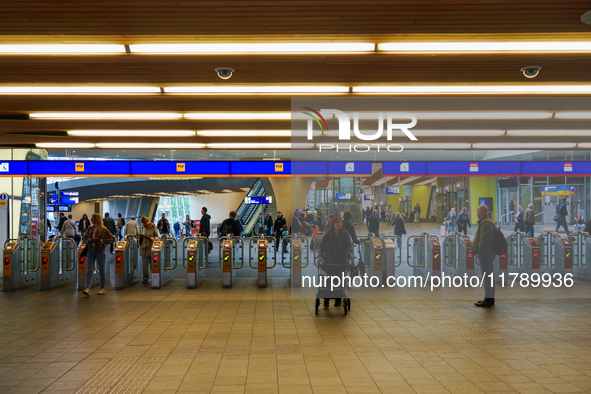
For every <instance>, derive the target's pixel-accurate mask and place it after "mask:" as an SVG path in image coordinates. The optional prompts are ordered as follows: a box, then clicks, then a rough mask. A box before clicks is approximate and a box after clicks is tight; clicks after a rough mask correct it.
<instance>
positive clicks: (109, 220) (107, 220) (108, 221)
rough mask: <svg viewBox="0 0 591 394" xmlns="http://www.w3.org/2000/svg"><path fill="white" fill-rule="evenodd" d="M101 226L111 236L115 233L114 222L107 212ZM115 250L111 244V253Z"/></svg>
mask: <svg viewBox="0 0 591 394" xmlns="http://www.w3.org/2000/svg"><path fill="white" fill-rule="evenodd" d="M103 225H104V226H105V228H106V229H107V230H109V231H110V232H111V234H113V235H115V231H117V229H116V227H115V220H113V218H111V217H109V212H105V218H104V219H103ZM114 250H115V249H114V248H113V244H112V243H111V253H113V251H114Z"/></svg>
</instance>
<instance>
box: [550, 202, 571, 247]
mask: <svg viewBox="0 0 591 394" xmlns="http://www.w3.org/2000/svg"><path fill="white" fill-rule="evenodd" d="M566 201H567V198H566V197H563V198H562V202H560V203H558V204H556V215H554V221H555V222H556V228H555V229H554V232H555V233H557V232H558V229H559V228H560V226H562V227H564V231H565V232H566V236H567V237H568V236H569V235H570V231H568V223H567V222H566V217H567V216H568V211H567V209H566Z"/></svg>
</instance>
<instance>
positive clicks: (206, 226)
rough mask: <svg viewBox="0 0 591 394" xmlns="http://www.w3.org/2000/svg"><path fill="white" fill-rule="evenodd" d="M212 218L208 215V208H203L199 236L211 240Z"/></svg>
mask: <svg viewBox="0 0 591 394" xmlns="http://www.w3.org/2000/svg"><path fill="white" fill-rule="evenodd" d="M210 223H211V216H209V214H208V213H207V207H203V208H201V221H200V222H199V234H201V235H202V236H203V237H205V238H209V234H210V233H211V224H210Z"/></svg>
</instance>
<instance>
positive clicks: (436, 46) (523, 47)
mask: <svg viewBox="0 0 591 394" xmlns="http://www.w3.org/2000/svg"><path fill="white" fill-rule="evenodd" d="M377 50H378V52H395V53H502V52H525V53H527V52H530V53H531V52H535V53H554V52H562V53H572V52H591V42H589V41H502V42H491V41H488V42H487V41H480V42H478V41H468V42H465V41H464V42H385V43H381V44H378V47H377Z"/></svg>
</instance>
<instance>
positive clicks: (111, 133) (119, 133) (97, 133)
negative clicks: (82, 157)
mask: <svg viewBox="0 0 591 394" xmlns="http://www.w3.org/2000/svg"><path fill="white" fill-rule="evenodd" d="M68 135H71V136H76V137H162V138H166V137H194V136H195V131H194V130H69V131H68Z"/></svg>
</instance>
